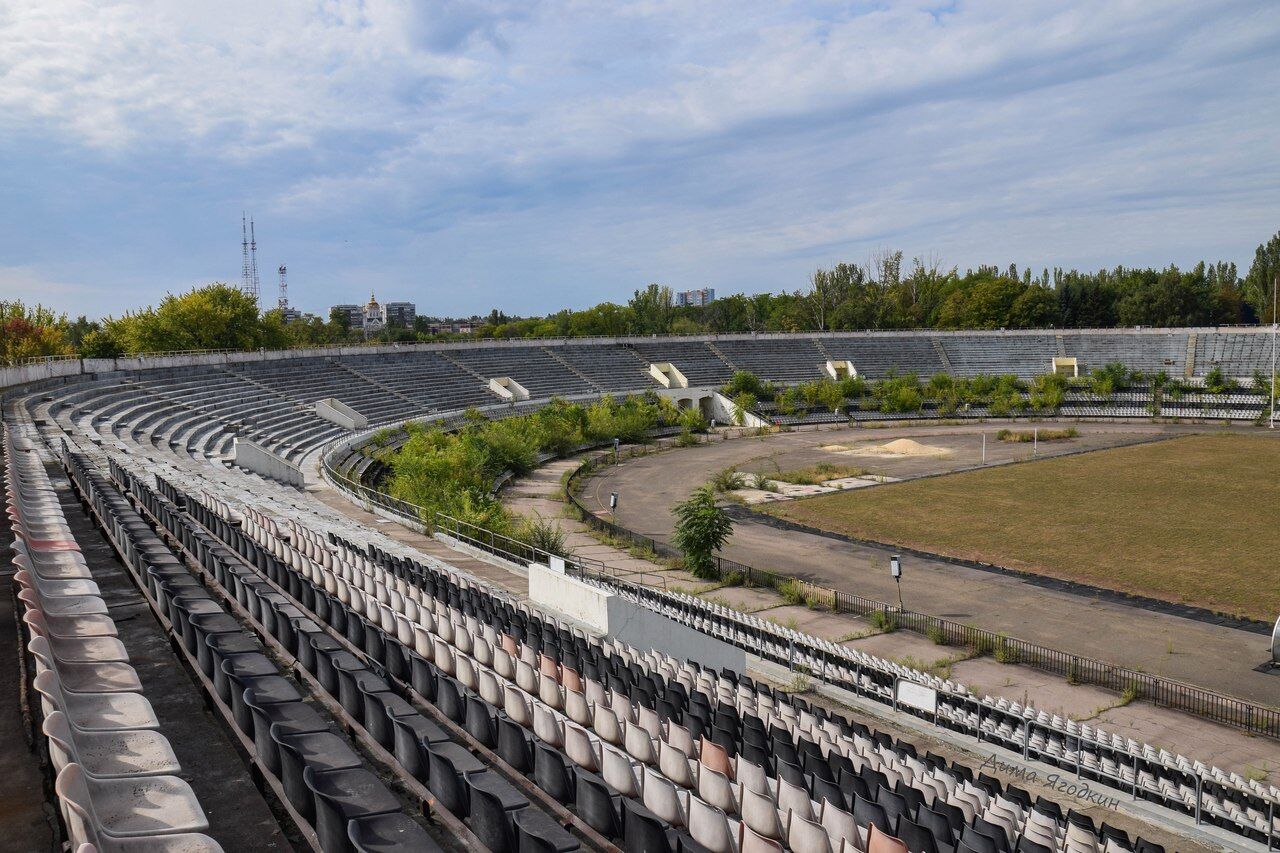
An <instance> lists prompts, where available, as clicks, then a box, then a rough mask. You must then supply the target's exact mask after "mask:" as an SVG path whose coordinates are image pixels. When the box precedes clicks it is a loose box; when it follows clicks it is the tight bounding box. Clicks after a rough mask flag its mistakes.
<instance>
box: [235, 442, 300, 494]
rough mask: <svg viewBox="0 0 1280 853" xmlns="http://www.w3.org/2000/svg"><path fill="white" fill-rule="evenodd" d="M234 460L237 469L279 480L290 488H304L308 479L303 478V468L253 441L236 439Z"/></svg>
mask: <svg viewBox="0 0 1280 853" xmlns="http://www.w3.org/2000/svg"><path fill="white" fill-rule="evenodd" d="M232 458H233V459H234V460H235V464H236V466H237V467H240V468H243V469H245V470H246V471H252V472H253V473H255V474H261V475H262V476H263V477H269V478H270V479H272V480H278V481H279V482H281V483H284V484H285V485H288V486H297V487H298V488H302V487H303V486H304V485H306V478H304V477H303V476H302V469H301V468H299V467H298V466H297V465H294V464H293V463H292V462H287V461H285V460H284V459H281V458H280V457H279V456H276V455H275V454H274V453H272V452H271V451H270V450H267V449H265V448H263V447H259V446H258V445H257V444H254V443H253V442H252V441H247V440H245V439H243V438H236V440H235V447H234V450H233V456H232Z"/></svg>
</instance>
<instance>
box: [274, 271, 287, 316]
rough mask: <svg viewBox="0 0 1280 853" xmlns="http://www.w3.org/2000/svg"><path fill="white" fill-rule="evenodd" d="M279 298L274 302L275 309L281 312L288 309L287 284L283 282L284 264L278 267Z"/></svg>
mask: <svg viewBox="0 0 1280 853" xmlns="http://www.w3.org/2000/svg"><path fill="white" fill-rule="evenodd" d="M279 272H280V297H279V298H278V299H277V300H276V307H278V308H279V309H280V310H281V311H283V310H284V309H286V308H288V307H289V282H288V281H286V280H285V277H284V274H285V268H284V264H281V265H280V270H279Z"/></svg>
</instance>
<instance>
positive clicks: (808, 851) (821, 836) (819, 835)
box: [787, 811, 831, 853]
mask: <svg viewBox="0 0 1280 853" xmlns="http://www.w3.org/2000/svg"><path fill="white" fill-rule="evenodd" d="M787 846H788V847H790V848H791V849H792V850H803V851H804V853H831V839H830V837H829V836H828V835H827V830H826V829H824V828H823V826H822V824H820V823H814V822H813V821H811V820H808V819H806V818H804V817H802V816H801V815H799V814H797V813H796V812H795V811H790V812H787Z"/></svg>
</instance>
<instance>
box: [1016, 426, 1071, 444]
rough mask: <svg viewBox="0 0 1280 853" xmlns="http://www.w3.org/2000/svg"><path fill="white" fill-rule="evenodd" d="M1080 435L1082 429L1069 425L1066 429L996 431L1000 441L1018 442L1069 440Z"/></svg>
mask: <svg viewBox="0 0 1280 853" xmlns="http://www.w3.org/2000/svg"><path fill="white" fill-rule="evenodd" d="M1078 435H1080V430H1078V429H1076V428H1075V427H1067V428H1066V429H1041V430H1034V431H1033V430H1029V429H1023V430H1012V429H1002V430H1000V431H999V432H997V433H996V438H998V439H999V440H1000V441H1010V442H1014V443H1017V444H1030V443H1031V442H1033V441H1037V440H1038V441H1068V440H1070V439H1073V438H1075V437H1076V436H1078Z"/></svg>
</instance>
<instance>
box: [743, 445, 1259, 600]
mask: <svg viewBox="0 0 1280 853" xmlns="http://www.w3.org/2000/svg"><path fill="white" fill-rule="evenodd" d="M764 511H766V512H770V513H773V514H775V515H778V516H781V517H783V518H787V519H790V520H792V521H796V522H799V523H801V524H806V525H809V526H811V527H817V528H821V529H824V530H831V531H833V532H839V533H844V534H848V535H851V536H855V537H858V538H863V539H873V540H877V541H881V542H889V543H893V544H896V545H901V546H906V547H911V548H918V549H921V550H925V551H932V552H935V553H941V554H948V555H951V556H956V557H962V558H966V559H972V560H981V561H984V562H989V563H996V564H998V565H1003V566H1008V567H1010V568H1014V569H1020V570H1023V571H1030V572H1036V573H1040V574H1045V575H1051V576H1053V577H1057V578H1065V579H1068V580H1074V581H1079V582H1082V583H1088V584H1092V585H1095V586H1100V587H1106V588H1109V589H1115V590H1120V591H1123V592H1128V593H1135V594H1140V595H1146V596H1150V597H1153V598H1160V599H1164V600H1166V601H1173V602H1178V603H1185V604H1193V605H1197V606H1200V607H1207V608H1210V609H1213V610H1216V611H1219V612H1222V613H1228V614H1232V615H1245V616H1251V617H1253V618H1256V619H1263V620H1267V621H1271V620H1274V619H1275V618H1276V616H1277V614H1280V525H1278V522H1280V441H1275V440H1271V439H1270V438H1267V437H1264V436H1246V435H1227V434H1218V435H1202V436H1188V437H1186V438H1177V439H1171V440H1168V441H1161V442H1157V443H1154V444H1146V445H1140V446H1136V447H1123V448H1116V449H1112V450H1099V451H1096V452H1093V453H1087V454H1082V455H1079V456H1071V457H1067V458H1062V459H1047V460H1043V461H1039V462H1032V463H1028V464H1018V465H1006V466H1002V467H999V468H991V469H988V470H985V471H973V472H968V473H962V474H952V475H948V476H944V477H936V478H933V479H926V480H916V481H913V482H908V483H902V484H900V485H892V486H879V487H876V488H872V489H859V490H856V491H850V492H838V493H835V494H831V495H823V496H820V497H815V498H807V499H804V500H798V501H791V502H787V503H778V504H772V505H770V506H768V507H767V508H765V509H764Z"/></svg>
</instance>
